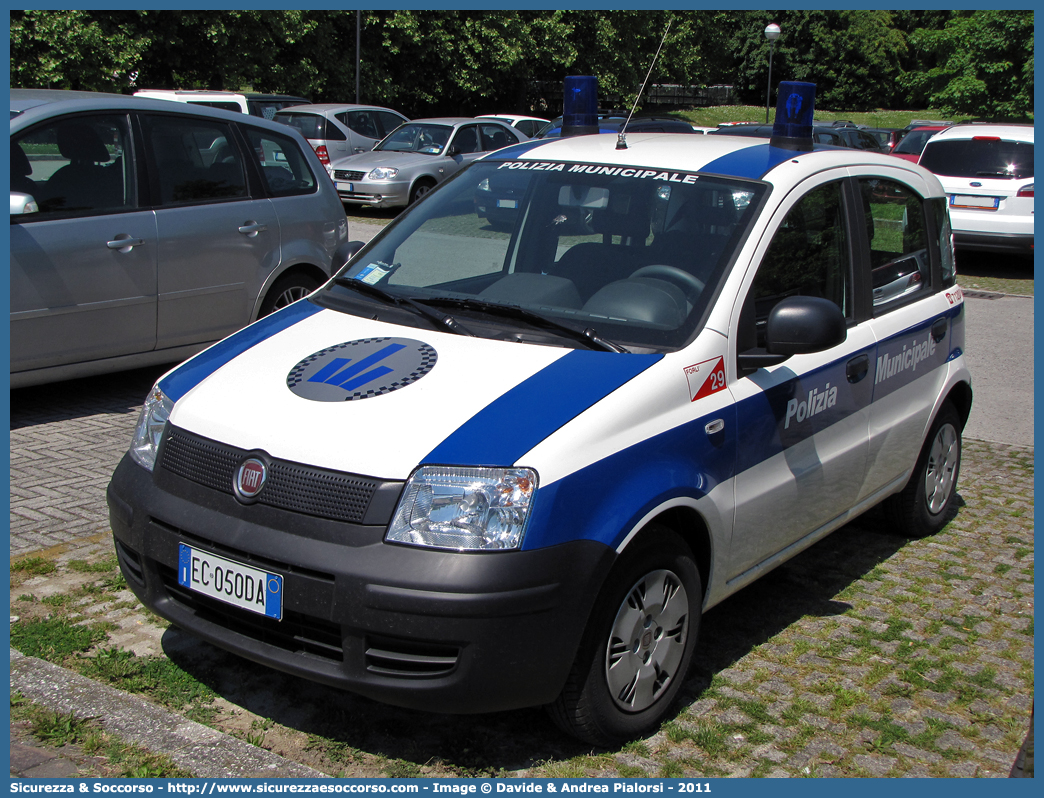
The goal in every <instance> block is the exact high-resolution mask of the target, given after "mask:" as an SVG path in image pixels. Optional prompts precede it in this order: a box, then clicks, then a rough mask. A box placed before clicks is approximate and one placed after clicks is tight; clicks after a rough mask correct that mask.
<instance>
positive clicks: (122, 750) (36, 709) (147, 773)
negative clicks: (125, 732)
mask: <svg viewBox="0 0 1044 798" xmlns="http://www.w3.org/2000/svg"><path fill="white" fill-rule="evenodd" d="M11 721H12V722H14V723H25V724H26V725H27V727H28V730H29V733H30V734H31V735H32V736H33V737H34V738H35V739H36V740H39V741H40V742H42V743H45V744H46V745H48V746H51V747H54V748H58V749H61V752H62V754H63V755H64V756H66V757H68V758H72V759H74V760H75V759H79V758H81V756H80V755H81V754H82V757H83V758H87V757H92V758H94V757H96V758H100V759H101V760H102V761H101V762H100V763H99V762H98V761H96V760H93V759H92V760H91V761H88V762H85V763H84V764H82V765H81V768H82V770H81V772H79V773H78V774H77V775H79V776H95V777H99V776H100V777H117V778H131V779H144V778H178V779H184V778H193V777H194V775H195V774H193V773H192V772H191V771H189V770H186V769H185V768H182V767H180V766H178V765H177V764H176V763H175V762H174V761H173V760H172V759H171V758H170V757H168V756H166V755H164V754H156V753H153V752H151V751H148V750H147V749H145V748H142V747H141V746H138V745H134V744H132V743H128V742H125V741H124V740H122V739H120V738H119V737H117V736H115V735H113V734H109V733H108V732H106V731H104V730H103V729H102V728H101V726H100V725H99V724H98V723H96V722H95V721H93V720H90V719H85V718H79V717H77V716H76V715H75V714H73V713H62V712H55V711H54V710H51V709H48V708H46V707H42V706H40V705H38V704H35V703H33V702H31V701H28V700H26V699H25V698H24V697H23V696H21V695H20V694H18V693H15V694H12V696H11Z"/></svg>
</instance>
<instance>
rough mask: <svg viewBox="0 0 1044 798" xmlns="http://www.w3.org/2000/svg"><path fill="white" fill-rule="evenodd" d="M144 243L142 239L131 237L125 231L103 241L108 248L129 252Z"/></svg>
mask: <svg viewBox="0 0 1044 798" xmlns="http://www.w3.org/2000/svg"><path fill="white" fill-rule="evenodd" d="M144 243H145V241H144V239H141V238H131V237H130V236H129V235H127V234H126V233H121V234H120V235H118V236H116V238H114V239H113V240H112V241H107V242H105V246H107V247H108V248H109V249H115V250H116V251H118V252H130V251H131V250H132V249H134V247H140V246H141V245H142V244H144Z"/></svg>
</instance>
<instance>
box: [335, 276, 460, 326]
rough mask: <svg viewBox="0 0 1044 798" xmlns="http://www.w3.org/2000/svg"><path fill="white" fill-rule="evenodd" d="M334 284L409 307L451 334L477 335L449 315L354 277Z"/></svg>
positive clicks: (339, 279)
mask: <svg viewBox="0 0 1044 798" xmlns="http://www.w3.org/2000/svg"><path fill="white" fill-rule="evenodd" d="M334 284H335V285H340V286H344V287H345V288H349V289H351V290H352V291H358V292H359V293H360V294H366V295H367V296H371V297H374V298H376V299H380V300H382V301H383V302H386V303H388V304H390V305H398V306H400V307H407V308H409V309H410V310H412V311H413V312H414V313H416V314H418V315H420V316H423V317H424V318H426V319H428V320H429V321H431V322H434V323H435V324H437V325H438V326H439V327H441V328H442V329H444V330H448V331H449V332H451V333H455V334H457V335H470V336H471V337H472V338H474V337H475V333H473V332H472V331H471V330H469V329H468V328H467V327H465V326H464V325H463V324H461V323H460V322H458V321H457V320H456V319H455V318H453V317H452V316H450V315H449V314H448V313H439V312H438V311H436V310H432V309H431V308H429V307H427V306H426V305H422V304H421V303H419V302H415V301H414V300H412V299H410V298H409V297H405V296H396V295H395V294H392V293H390V292H389V291H385V290H384V289H383V288H378V287H377V286H375V285H370V284H369V283H364V282H363V281H362V280H356V279H355V278H354V277H335V278H334Z"/></svg>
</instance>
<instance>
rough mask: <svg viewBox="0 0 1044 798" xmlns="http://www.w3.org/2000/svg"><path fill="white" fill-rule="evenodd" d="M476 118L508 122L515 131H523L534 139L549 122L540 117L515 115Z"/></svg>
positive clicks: (489, 115)
mask: <svg viewBox="0 0 1044 798" xmlns="http://www.w3.org/2000/svg"><path fill="white" fill-rule="evenodd" d="M475 118H476V119H499V120H500V121H501V122H507V123H508V124H509V125H511V127H513V128H515V130H521V131H522V132H523V133H524V134H525V135H526V136H528V137H529V138H533V136H535V135H536V132H537V131H538V130H540V128H542V127H544V125H546V124H547V122H548V120H547V119H541V118H540V117H539V116H517V115H514V114H483V115H482V116H478V117H475Z"/></svg>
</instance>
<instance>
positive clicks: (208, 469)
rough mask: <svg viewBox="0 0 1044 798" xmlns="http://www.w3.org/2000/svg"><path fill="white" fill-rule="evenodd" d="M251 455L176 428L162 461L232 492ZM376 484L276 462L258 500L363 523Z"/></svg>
mask: <svg viewBox="0 0 1044 798" xmlns="http://www.w3.org/2000/svg"><path fill="white" fill-rule="evenodd" d="M249 455H250V453H249V452H247V451H245V450H243V449H237V448H235V447H233V446H227V445H225V444H223V443H218V442H217V441H212V440H209V439H207V438H202V437H200V436H198V435H193V434H191V433H188V432H185V430H182V429H178V428H177V427H173V426H172V427H170V428H169V430H168V432H167V438H166V440H165V441H164V445H163V453H162V456H161V458H160V463H159V465H160V467H161V468H163V469H165V470H167V471H169V472H171V473H172V474H175V475H177V476H179V477H182V478H184V479H188V480H191V481H192V482H195V483H197V484H199V485H203V486H204V487H207V488H211V489H212V490H217V491H221V492H222V493H226V494H232V484H233V480H234V479H235V472H236V468H237V467H238V466H239V464H240V463H241V462H242V461H243V460H244V459H246V458H247V457H248V456H249ZM377 486H378V483H377V481H376V480H373V479H370V478H368V477H363V476H359V475H356V474H343V473H340V472H337V471H327V470H325V469H321V468H314V467H312V466H307V465H302V464H300V463H291V462H288V461H285V460H272V461H271V468H270V470H269V475H268V480H267V481H266V483H265V487H264V488H263V489H262V491H261V493H260V495H259V497H258V500H257V501H258V503H259V504H264V505H267V506H269V507H275V508H277V509H280V510H289V511H291V512H295V513H303V514H305V515H314V516H318V517H320V518H330V519H332V520H334V521H344V522H347V523H351V524H361V523H362V521H363V517H364V516H365V515H366V508H367V507H368V506H369V504H370V499H371V498H372V497H373V494H374V492H375V491H376V490H377Z"/></svg>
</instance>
